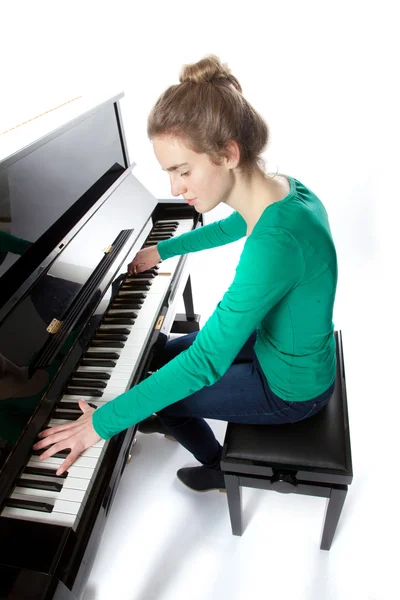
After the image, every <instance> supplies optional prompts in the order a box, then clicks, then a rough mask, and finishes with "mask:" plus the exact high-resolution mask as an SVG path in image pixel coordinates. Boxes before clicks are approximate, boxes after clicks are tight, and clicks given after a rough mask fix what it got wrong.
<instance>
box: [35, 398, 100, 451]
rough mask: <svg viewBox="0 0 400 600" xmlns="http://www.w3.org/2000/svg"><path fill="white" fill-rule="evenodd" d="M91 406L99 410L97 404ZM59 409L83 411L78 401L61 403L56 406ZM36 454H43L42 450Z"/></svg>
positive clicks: (91, 403) (90, 404)
mask: <svg viewBox="0 0 400 600" xmlns="http://www.w3.org/2000/svg"><path fill="white" fill-rule="evenodd" d="M88 404H89V406H91V407H92V408H97V406H96V405H95V404H93V402H88ZM57 409H65V410H81V409H80V408H79V403H78V401H76V402H72V401H71V402H60V403H59V404H57V406H56V410H57ZM81 415H83V412H82V411H81ZM35 452H42V450H37V451H36V450H35ZM62 452H64V450H62ZM66 452H67V451H66Z"/></svg>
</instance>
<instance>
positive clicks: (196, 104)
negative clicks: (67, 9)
mask: <svg viewBox="0 0 400 600" xmlns="http://www.w3.org/2000/svg"><path fill="white" fill-rule="evenodd" d="M179 80H180V83H179V84H177V85H172V86H170V87H169V88H168V89H167V90H166V91H165V92H164V93H163V94H162V95H161V96H160V98H159V99H158V100H157V102H156V104H155V105H154V107H153V109H152V111H151V113H150V115H149V118H148V124H147V134H148V136H149V138H150V139H153V138H154V137H156V136H162V135H173V136H176V137H181V138H184V139H185V140H186V141H187V142H188V144H189V146H190V147H191V148H192V149H193V150H195V151H197V152H205V153H206V154H208V155H209V156H210V158H211V160H213V162H215V163H217V164H218V162H219V161H220V159H221V158H222V157H223V156H225V155H226V146H227V144H228V142H231V141H235V142H237V144H238V146H239V149H240V161H239V164H238V167H239V168H240V169H241V170H242V171H243V173H244V174H245V175H249V174H250V173H252V172H254V171H255V170H257V169H260V170H264V168H265V165H264V161H263V160H262V158H261V156H260V154H261V153H262V152H263V150H264V149H265V148H266V146H267V144H268V139H269V130H268V126H267V124H266V122H265V121H264V119H263V118H262V117H261V116H260V115H259V114H258V113H257V111H256V110H255V109H254V108H253V107H252V106H251V105H250V103H249V102H248V101H247V100H246V99H245V98H244V96H243V95H242V88H241V85H240V83H239V82H238V80H237V79H236V77H234V76H233V75H232V73H231V71H230V69H229V68H228V66H227V65H226V64H224V65H223V64H222V63H221V62H220V60H219V58H218V57H217V56H215V55H214V54H210V55H208V56H206V57H205V58H203V59H201V60H199V61H198V62H197V63H193V64H190V65H184V66H183V68H182V71H181V74H180V79H179Z"/></svg>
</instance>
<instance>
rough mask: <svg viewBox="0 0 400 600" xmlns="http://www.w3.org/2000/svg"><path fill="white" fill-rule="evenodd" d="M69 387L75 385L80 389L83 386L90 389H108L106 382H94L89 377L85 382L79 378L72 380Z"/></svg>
mask: <svg viewBox="0 0 400 600" xmlns="http://www.w3.org/2000/svg"><path fill="white" fill-rule="evenodd" d="M85 375H86V373H85ZM74 377H75V376H74ZM69 385H75V386H77V387H79V386H81V387H90V388H97V389H101V388H105V387H107V384H106V383H104V381H93V379H90V378H89V377H87V378H85V379H84V380H83V381H81V379H80V378H78V379H71V380H70V381H69Z"/></svg>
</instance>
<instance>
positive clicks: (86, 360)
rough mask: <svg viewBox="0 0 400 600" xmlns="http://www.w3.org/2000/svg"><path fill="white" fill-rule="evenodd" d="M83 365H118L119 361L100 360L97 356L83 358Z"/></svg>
mask: <svg viewBox="0 0 400 600" xmlns="http://www.w3.org/2000/svg"><path fill="white" fill-rule="evenodd" d="M81 366H82V367H111V368H112V367H116V366H117V363H116V362H114V361H113V360H98V359H96V358H83V359H82V360H81Z"/></svg>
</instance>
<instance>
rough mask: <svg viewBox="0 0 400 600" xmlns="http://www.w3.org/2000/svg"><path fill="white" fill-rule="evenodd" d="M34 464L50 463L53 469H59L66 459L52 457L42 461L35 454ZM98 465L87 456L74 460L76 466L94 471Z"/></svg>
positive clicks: (32, 460) (94, 459)
mask: <svg viewBox="0 0 400 600" xmlns="http://www.w3.org/2000/svg"><path fill="white" fill-rule="evenodd" d="M30 460H31V462H32V463H39V464H43V463H44V462H46V463H48V464H49V465H52V466H53V468H54V467H59V466H60V465H62V463H63V462H64V461H65V458H55V457H54V456H50V457H49V458H46V459H45V460H40V458H39V456H36V454H33V455H32V456H31V458H30ZM96 464H97V460H96V458H90V457H89V458H88V457H85V456H82V455H81V456H78V458H77V459H75V460H74V465H75V466H77V467H83V468H85V469H92V470H94V468H95V467H96Z"/></svg>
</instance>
